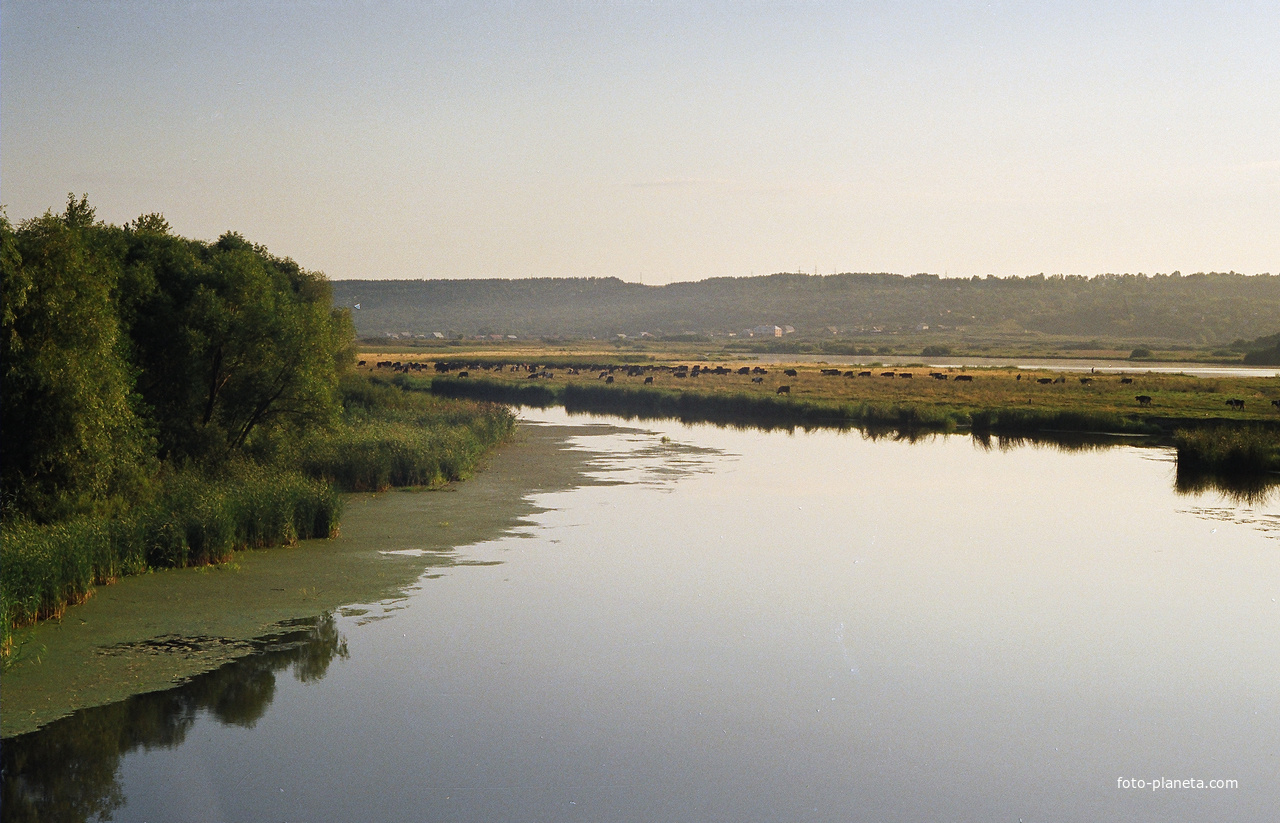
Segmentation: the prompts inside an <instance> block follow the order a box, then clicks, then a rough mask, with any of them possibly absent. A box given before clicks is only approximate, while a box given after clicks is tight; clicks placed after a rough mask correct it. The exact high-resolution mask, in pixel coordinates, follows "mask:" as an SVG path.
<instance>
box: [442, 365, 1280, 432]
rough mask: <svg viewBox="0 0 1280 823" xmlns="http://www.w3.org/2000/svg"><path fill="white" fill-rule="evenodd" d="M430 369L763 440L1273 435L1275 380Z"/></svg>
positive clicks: (450, 385)
mask: <svg viewBox="0 0 1280 823" xmlns="http://www.w3.org/2000/svg"><path fill="white" fill-rule="evenodd" d="M437 362H440V361H437ZM432 368H434V369H435V370H436V371H438V372H440V373H439V374H438V375H437V376H435V377H434V378H429V379H430V383H429V385H430V386H431V390H432V391H433V392H435V393H437V394H440V395H443V396H448V397H469V398H483V399H489V400H494V401H498V402H505V403H517V404H527V405H534V406H546V405H563V406H565V407H566V408H568V409H570V410H580V411H592V412H602V413H612V414H623V415H635V416H641V417H643V416H651V417H675V418H678V419H682V420H687V421H701V422H722V423H729V424H746V425H758V426H762V427H766V428H768V427H779V426H783V427H786V426H802V427H805V426H836V427H841V426H866V427H887V428H892V429H897V430H902V431H910V430H923V431H954V430H957V429H971V430H974V431H982V432H992V433H1024V432H1035V431H1072V432H1100V433H1117V434H1150V435H1162V436H1170V435H1172V434H1173V432H1174V431H1175V430H1177V429H1187V430H1198V429H1203V428H1208V427H1236V426H1240V425H1252V426H1255V427H1256V428H1258V429H1259V431H1261V432H1263V433H1264V435H1265V436H1274V435H1277V434H1280V408H1277V407H1276V406H1274V405H1273V403H1272V401H1274V400H1278V399H1280V378H1274V377H1271V378H1241V379H1233V378H1221V379H1206V378H1197V377H1190V376H1187V375H1167V374H1143V375H1126V376H1117V375H1102V374H1089V373H1075V374H1067V373H1057V372H1039V371H1034V370H1031V371H1027V370H1021V369H1007V368H1006V369H958V368H952V369H944V370H938V369H933V370H929V369H925V368H920V367H898V368H885V367H881V368H875V369H862V370H857V371H855V370H851V369H837V368H822V367H818V366H813V365H801V364H778V365H773V366H770V367H769V368H763V367H760V366H748V365H745V364H738V363H728V364H714V365H713V364H706V363H695V364H692V365H689V364H647V365H636V364H628V363H609V362H607V361H606V362H602V363H595V364H590V366H589V367H588V365H581V366H550V365H541V364H531V365H520V364H517V365H514V366H513V365H510V364H498V363H486V362H480V363H475V364H462V363H454V362H449V361H444V362H443V364H442V365H441V366H433V367H432ZM464 372H465V373H466V376H465V377H464V376H462V375H463V373H464ZM418 373H420V374H421V373H422V372H421V371H419V372H418ZM427 379H428V378H425V377H424V378H421V382H422V383H423V385H426V384H427Z"/></svg>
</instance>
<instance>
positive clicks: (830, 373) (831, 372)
mask: <svg viewBox="0 0 1280 823" xmlns="http://www.w3.org/2000/svg"><path fill="white" fill-rule="evenodd" d="M822 376H823V377H839V376H840V370H839V369H823V370H822Z"/></svg>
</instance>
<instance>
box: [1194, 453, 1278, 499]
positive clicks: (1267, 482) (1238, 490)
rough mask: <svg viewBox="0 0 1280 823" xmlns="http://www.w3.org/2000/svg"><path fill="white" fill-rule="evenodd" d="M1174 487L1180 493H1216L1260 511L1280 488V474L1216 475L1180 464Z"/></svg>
mask: <svg viewBox="0 0 1280 823" xmlns="http://www.w3.org/2000/svg"><path fill="white" fill-rule="evenodd" d="M1173 488H1174V491H1176V492H1177V493H1178V494H1201V493H1203V492H1207V491H1214V492H1218V493H1219V494H1221V495H1222V496H1223V497H1225V498H1226V499H1228V500H1230V501H1231V502H1232V503H1235V504H1237V505H1245V506H1253V507H1254V508H1257V507H1259V506H1261V505H1263V504H1265V503H1266V502H1267V501H1268V500H1269V499H1271V495H1272V494H1274V493H1275V492H1276V491H1277V490H1278V489H1280V475H1277V474H1275V473H1274V472H1236V473H1230V474H1228V473H1225V472H1214V471H1207V470H1205V469H1201V468H1198V467H1194V466H1188V465H1186V464H1184V463H1183V462H1182V461H1179V462H1178V472H1177V475H1176V476H1175V477H1174V481H1173Z"/></svg>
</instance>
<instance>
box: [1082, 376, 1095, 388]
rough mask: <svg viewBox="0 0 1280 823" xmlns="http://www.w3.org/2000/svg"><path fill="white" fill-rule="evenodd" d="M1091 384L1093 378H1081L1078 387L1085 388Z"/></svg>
mask: <svg viewBox="0 0 1280 823" xmlns="http://www.w3.org/2000/svg"><path fill="white" fill-rule="evenodd" d="M1092 382H1093V378H1092V377H1081V378H1080V385H1081V386H1087V385H1089V384H1090V383H1092Z"/></svg>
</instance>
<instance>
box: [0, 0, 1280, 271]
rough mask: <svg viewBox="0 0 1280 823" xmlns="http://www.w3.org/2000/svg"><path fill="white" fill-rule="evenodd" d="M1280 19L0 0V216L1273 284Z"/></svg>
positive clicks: (1044, 10) (778, 266)
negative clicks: (1, 211) (1177, 273)
mask: <svg viewBox="0 0 1280 823" xmlns="http://www.w3.org/2000/svg"><path fill="white" fill-rule="evenodd" d="M1278 42H1280V3H1277V2H1275V0H1267V1H1266V2H1257V3H1234V4H1222V3H1205V2H1187V3H1126V2H1116V0H1111V1H1110V2H1098V3H1091V2H1041V3H968V2H938V3H909V2H885V3H867V2H849V3H804V2H793V3H749V2H743V3H714V4H691V3H676V2H673V3H665V2H654V3H626V2H613V3H495V4H487V3H462V2H458V3H449V2H443V3H391V2H373V1H372V0H370V1H369V2H264V1H263V0H253V2H185V3H184V2H180V0H179V1H178V2H163V3H143V2H117V3H109V2H75V3H59V2H51V1H50V0H39V2H22V1H20V0H3V3H2V4H0V200H2V201H3V203H4V204H5V206H6V208H7V212H8V214H9V217H10V218H11V219H13V220H20V219H23V218H27V217H31V216H33V215H36V214H39V213H42V212H43V211H44V210H46V209H49V208H52V209H54V210H55V211H59V210H61V208H62V207H63V205H64V204H65V199H66V194H67V192H69V191H74V192H77V193H81V192H84V193H88V195H89V198H90V202H91V203H92V204H93V205H95V206H96V207H97V209H98V216H99V217H100V218H103V219H106V220H109V221H111V222H123V221H126V220H129V219H131V218H133V217H136V216H138V215H139V214H141V213H144V212H152V211H160V212H163V213H164V214H165V216H166V217H167V218H168V219H169V222H170V223H171V224H172V225H173V227H174V229H175V230H176V231H177V232H179V233H181V234H184V235H188V236H194V237H201V238H207V239H212V238H215V237H216V236H218V235H219V234H221V233H222V232H224V231H226V230H228V229H234V230H237V231H240V232H241V233H243V234H244V235H246V236H247V237H248V238H249V239H251V240H253V241H255V242H260V243H264V244H266V245H267V246H268V247H269V248H270V249H271V250H272V251H274V252H276V253H277V254H281V255H287V256H291V257H293V258H295V259H296V260H298V262H299V263H301V264H302V265H304V266H306V267H307V268H312V269H319V270H322V271H324V272H326V273H327V274H329V276H331V277H334V278H348V277H375V278H383V277H431V278H435V277H527V276H588V275H596V276H608V275H613V276H618V277H622V278H624V279H626V280H631V281H635V280H638V279H643V281H644V282H645V283H650V284H653V283H665V282H670V281H672V280H696V279H703V278H706V277H713V276H724V275H746V274H751V273H754V274H765V273H769V272H775V271H796V270H797V269H802V270H805V271H810V272H812V271H814V269H815V268H816V269H817V270H818V271H820V272H822V273H830V272H832V271H835V270H839V271H894V272H900V273H904V274H909V273H914V272H919V271H928V272H936V273H938V274H944V273H947V274H950V275H952V276H957V275H963V276H969V275H974V274H979V275H985V274H988V273H992V274H997V275H1007V274H1024V275H1025V274H1035V273H1037V272H1046V273H1055V272H1065V273H1071V274H1096V273H1099V272H1108V271H1111V272H1123V271H1131V272H1137V271H1143V272H1148V273H1152V272H1167V271H1173V270H1175V269H1178V270H1181V271H1183V272H1192V271H1199V270H1205V271H1208V270H1220V271H1226V270H1229V269H1233V270H1235V271H1242V272H1246V273H1255V272H1262V271H1270V272H1280V48H1278V47H1277V43H1278Z"/></svg>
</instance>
